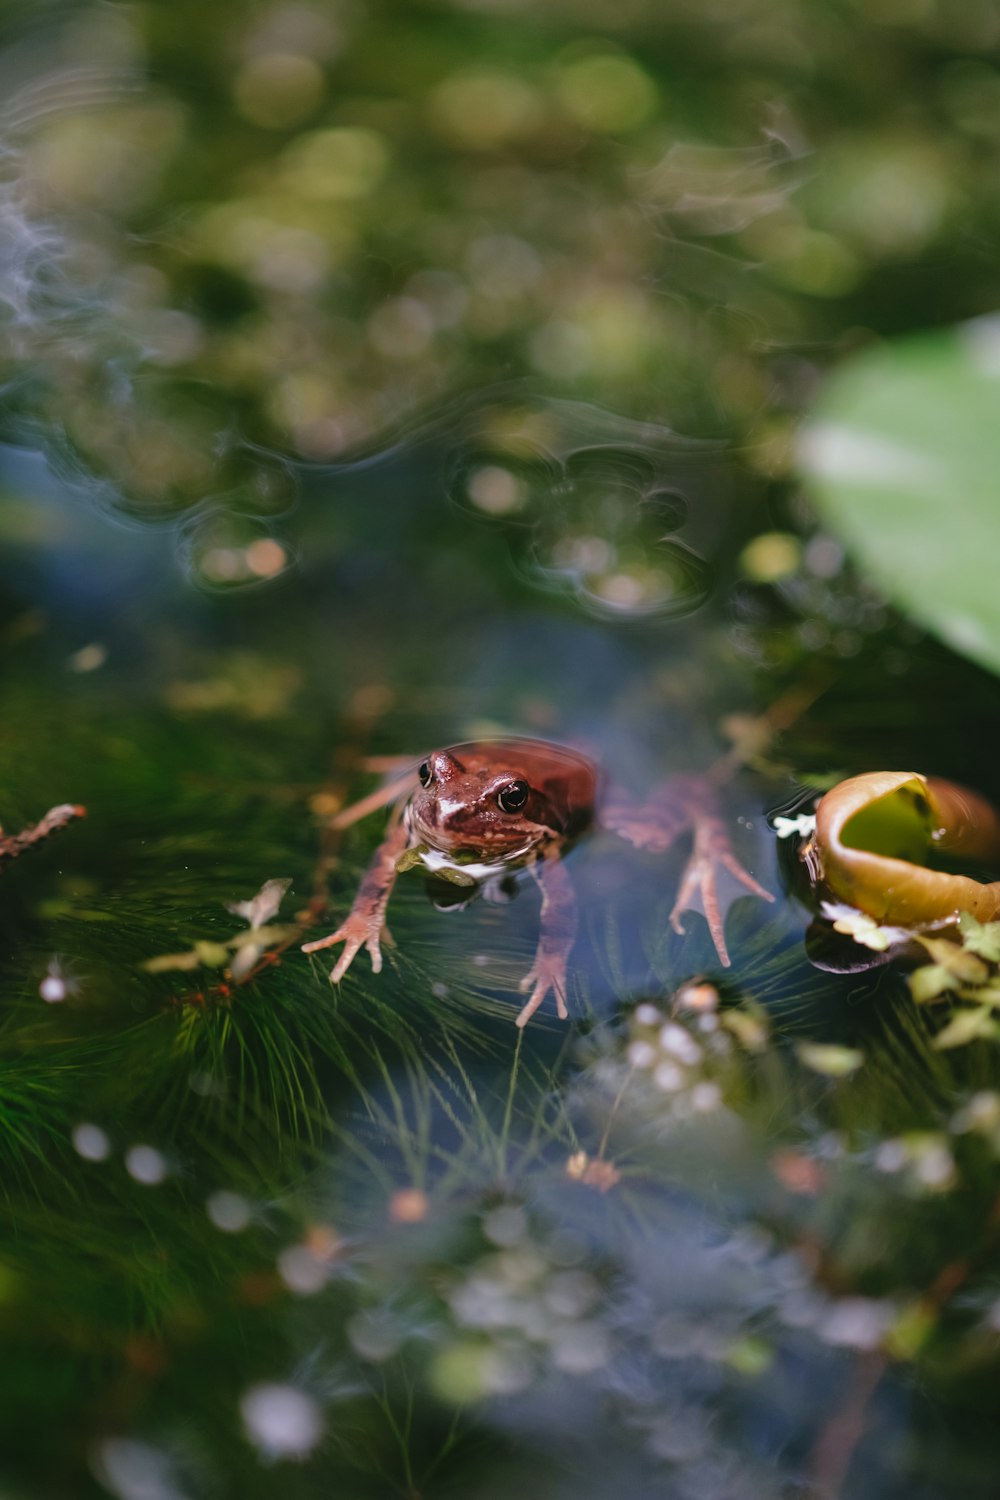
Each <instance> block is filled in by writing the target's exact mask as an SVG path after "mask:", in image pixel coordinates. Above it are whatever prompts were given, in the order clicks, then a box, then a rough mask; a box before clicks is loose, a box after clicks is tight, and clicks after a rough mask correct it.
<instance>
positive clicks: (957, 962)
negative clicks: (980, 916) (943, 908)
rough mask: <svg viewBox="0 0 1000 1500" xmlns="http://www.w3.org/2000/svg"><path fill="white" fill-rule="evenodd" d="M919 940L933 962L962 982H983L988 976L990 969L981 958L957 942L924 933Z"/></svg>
mask: <svg viewBox="0 0 1000 1500" xmlns="http://www.w3.org/2000/svg"><path fill="white" fill-rule="evenodd" d="M991 925H994V926H995V925H996V924H995V923H993V924H991ZM920 942H921V943H922V944H923V945H924V947H925V948H926V949H927V952H928V953H929V954H930V956H931V958H932V959H933V960H934V962H935V964H936V965H939V966H940V967H941V968H942V969H947V971H948V973H949V974H952V975H954V977H955V978H956V979H957V980H959V981H960V982H961V983H962V984H985V983H986V981H987V979H988V978H989V977H990V971H989V969H988V968H987V967H986V965H985V964H984V963H983V961H982V959H981V958H977V957H976V955H975V954H974V953H968V952H966V950H965V948H962V947H960V946H959V944H958V943H952V942H949V941H948V939H947V938H934V937H927V936H926V934H924V935H922V936H921V938H920Z"/></svg>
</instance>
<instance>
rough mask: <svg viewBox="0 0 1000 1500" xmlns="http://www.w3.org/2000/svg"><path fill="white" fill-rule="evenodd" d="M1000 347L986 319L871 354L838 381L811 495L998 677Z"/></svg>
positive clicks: (812, 470) (825, 411)
mask: <svg viewBox="0 0 1000 1500" xmlns="http://www.w3.org/2000/svg"><path fill="white" fill-rule="evenodd" d="M997 347H998V346H997V329H996V327H995V326H994V324H993V321H992V319H990V318H983V319H980V320H977V321H974V322H971V323H968V324H966V325H965V326H964V327H963V328H961V329H959V330H957V331H955V332H950V331H949V332H947V333H940V334H935V335H926V336H923V337H920V338H909V339H906V340H901V341H899V342H898V343H894V344H891V345H889V346H888V347H884V348H880V349H875V350H871V351H869V352H867V353H865V354H863V355H860V356H858V357H857V358H855V359H853V360H850V361H848V362H847V363H846V364H844V365H843V366H842V367H841V368H840V369H839V370H838V372H837V375H836V377H835V379H834V380H833V381H832V382H831V383H830V385H829V386H828V387H827V389H826V390H825V391H824V393H823V397H822V400H821V401H820V403H819V405H818V407H817V409H816V410H815V412H814V414H813V418H812V421H811V423H810V425H809V426H808V427H807V428H806V431H805V433H804V435H803V438H802V461H803V467H804V470H805V474H806V476H807V479H808V480H809V484H810V489H811V491H812V492H813V493H814V494H815V495H816V499H817V502H818V503H819V504H820V505H821V507H822V509H823V511H824V513H825V514H826V515H827V516H828V517H829V520H830V523H831V525H832V526H833V527H834V529H835V530H836V531H837V533H838V535H840V536H841V537H842V538H843V539H844V541H845V543H846V544H847V545H848V546H849V547H850V549H851V551H852V552H853V553H854V555H855V556H856V557H857V558H858V560H859V561H860V562H861V563H863V565H864V568H865V571H866V572H867V573H868V574H869V575H870V576H871V577H873V578H875V579H877V580H878V582H879V585H880V586H881V588H882V589H883V590H884V592H885V594H886V595H887V596H888V597H889V598H891V599H893V600H895V602H896V603H897V604H898V605H899V606H900V607H901V608H902V609H904V610H905V611H906V613H907V614H908V615H910V616H911V617H912V618H913V619H915V620H919V621H920V622H921V624H923V625H925V626H926V627H927V628H928V629H929V630H933V631H935V633H936V634H938V635H940V636H941V638H942V639H943V640H945V641H947V642H948V644H949V645H950V646H953V647H954V648H955V650H956V651H962V652H964V653H965V654H966V655H968V656H971V657H972V658H973V660H974V661H979V662H982V664H983V665H984V666H987V667H991V668H992V669H993V670H994V671H1000V603H998V595H997V589H996V580H995V576H994V569H993V547H992V542H993V540H994V538H995V535H996V526H997V503H996V502H997V497H996V472H997V454H996V444H997V432H996V422H995V414H996V380H997V363H996V361H997ZM945 519H946V523H947V524H942V522H943V520H945Z"/></svg>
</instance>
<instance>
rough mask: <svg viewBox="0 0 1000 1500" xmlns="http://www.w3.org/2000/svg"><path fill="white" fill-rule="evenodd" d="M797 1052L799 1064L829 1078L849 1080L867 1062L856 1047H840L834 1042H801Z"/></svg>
mask: <svg viewBox="0 0 1000 1500" xmlns="http://www.w3.org/2000/svg"><path fill="white" fill-rule="evenodd" d="M795 1052H796V1055H797V1057H798V1059H799V1062H801V1063H804V1064H805V1066H806V1067H807V1068H812V1070H813V1072H814V1073H824V1074H825V1075H826V1077H827V1078H849V1077H850V1075H851V1074H852V1073H856V1072H857V1071H858V1069H859V1068H860V1067H861V1064H862V1063H863V1062H864V1060H865V1054H864V1053H863V1052H859V1051H858V1050H857V1048H856V1047H840V1046H838V1045H836V1043H832V1042H799V1044H798V1046H797V1047H796V1049H795Z"/></svg>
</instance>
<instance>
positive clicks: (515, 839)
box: [408, 750, 556, 859]
mask: <svg viewBox="0 0 1000 1500" xmlns="http://www.w3.org/2000/svg"><path fill="white" fill-rule="evenodd" d="M477 759H478V758H477ZM417 774H418V777H419V780H420V787H419V789H418V790H417V791H415V792H414V794H413V796H412V798H411V800H410V805H409V809H408V819H409V825H410V831H411V834H412V835H413V836H414V837H416V838H417V839H419V840H420V841H421V842H423V843H426V844H428V845H429V846H430V847H431V848H432V849H440V850H443V851H445V852H446V853H449V854H454V853H458V852H462V851H468V852H469V853H470V854H477V855H483V856H493V857H495V858H498V859H502V858H504V857H508V858H509V857H511V856H512V855H514V854H520V853H523V852H525V851H526V850H528V849H530V848H532V847H533V846H534V845H535V844H539V843H541V842H543V841H544V840H545V839H548V838H551V837H552V836H553V834H554V833H555V832H556V826H554V820H553V819H552V816H551V809H550V807H549V802H548V798H547V797H546V796H545V794H544V793H543V792H542V791H540V790H539V789H538V788H537V787H533V786H532V784H531V782H530V780H529V779H528V777H527V775H525V774H524V768H519V767H517V766H516V765H513V764H510V765H507V764H485V765H484V764H473V762H472V761H471V760H470V761H469V762H468V763H467V762H465V761H463V760H461V759H460V758H459V756H458V754H457V753H456V752H455V751H454V750H436V751H435V752H434V754H433V755H430V756H428V758H427V759H426V760H425V761H424V762H423V764H422V765H421V766H420V769H419V771H418V773H417Z"/></svg>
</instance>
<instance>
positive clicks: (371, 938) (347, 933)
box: [302, 816, 408, 984]
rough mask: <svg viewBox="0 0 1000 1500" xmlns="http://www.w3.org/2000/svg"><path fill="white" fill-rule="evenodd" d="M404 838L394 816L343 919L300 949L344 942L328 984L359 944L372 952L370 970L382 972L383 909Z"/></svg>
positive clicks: (347, 963)
mask: <svg viewBox="0 0 1000 1500" xmlns="http://www.w3.org/2000/svg"><path fill="white" fill-rule="evenodd" d="M407 839H408V835H407V831H406V826H405V824H404V823H403V821H402V818H401V817H399V816H397V817H396V818H395V819H394V820H393V822H392V823H391V824H390V826H389V830H388V832H387V834H386V836H385V838H384V839H383V840H382V842H381V844H379V846H378V848H377V849H376V850H375V853H374V855H373V856H372V861H371V864H370V865H369V866H368V869H367V870H366V871H365V876H364V879H363V880H362V882H361V884H360V886H359V887H358V893H357V895H356V896H355V898H354V902H353V904H352V906H351V910H350V912H349V914H348V916H347V917H346V919H345V920H344V921H343V922H342V923H341V924H340V926H339V927H338V928H337V930H336V932H331V933H330V935H329V937H325V938H320V939H319V941H318V942H316V943H303V945H302V951H303V953H318V952H319V950H320V949H321V948H330V947H332V946H333V944H334V943H343V944H344V951H343V953H341V955H340V957H339V958H338V960H337V962H336V964H335V965H334V967H333V968H332V970H331V971H330V983H331V984H337V983H339V981H340V980H341V979H343V977H344V975H345V974H346V973H347V971H348V969H349V968H350V967H351V963H352V962H353V960H354V957H355V955H356V954H357V953H358V951H359V950H360V949H361V948H362V947H364V948H367V949H368V952H369V953H370V954H371V960H372V972H373V973H375V974H378V973H380V972H381V969H382V949H381V947H380V946H379V944H380V942H381V941H382V940H384V939H386V938H388V933H387V932H386V931H385V909H386V906H387V905H388V904H389V897H390V896H391V895H392V888H393V886H394V885H395V883H396V861H397V860H398V859H399V857H400V855H401V854H402V853H403V851H404V850H405V848H406V844H407Z"/></svg>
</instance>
